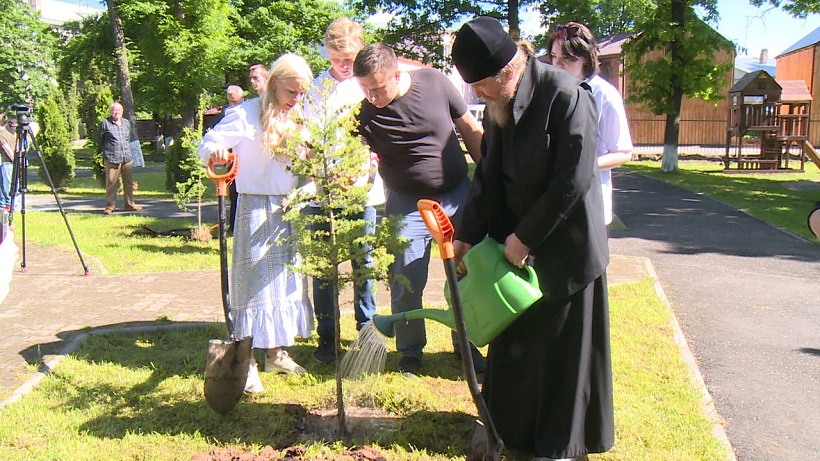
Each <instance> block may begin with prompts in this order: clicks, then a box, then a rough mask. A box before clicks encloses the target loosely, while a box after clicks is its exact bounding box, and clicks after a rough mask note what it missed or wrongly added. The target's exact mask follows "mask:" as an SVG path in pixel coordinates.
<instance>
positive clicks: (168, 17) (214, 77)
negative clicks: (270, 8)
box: [118, 0, 239, 128]
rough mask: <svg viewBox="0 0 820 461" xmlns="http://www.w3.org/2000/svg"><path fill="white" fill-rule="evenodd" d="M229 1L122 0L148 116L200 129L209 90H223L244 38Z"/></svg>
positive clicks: (137, 81)
mask: <svg viewBox="0 0 820 461" xmlns="http://www.w3.org/2000/svg"><path fill="white" fill-rule="evenodd" d="M230 11H231V4H230V2H229V0H120V3H119V4H118V13H119V14H120V17H121V18H122V20H123V27H124V29H125V35H126V37H128V38H129V39H130V42H131V43H133V45H134V50H133V51H134V54H135V55H136V58H137V59H135V62H134V67H135V68H136V69H135V72H134V74H133V75H132V77H133V78H134V82H135V83H134V87H135V88H137V93H138V95H139V97H140V98H141V99H140V107H142V108H143V109H144V110H146V111H147V112H155V113H158V114H171V115H177V114H179V115H181V116H182V123H183V125H184V126H188V127H189V128H195V125H196V121H197V120H198V116H197V111H198V110H199V100H200V97H201V95H202V93H203V92H206V91H210V92H216V91H220V90H221V89H222V88H223V82H224V75H225V68H226V66H227V62H228V61H229V56H230V55H231V53H232V52H234V50H235V49H236V47H237V45H238V43H239V40H238V39H237V37H236V36H235V34H234V27H233V23H232V22H231V21H230V20H229V14H230Z"/></svg>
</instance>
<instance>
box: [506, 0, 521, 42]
mask: <svg viewBox="0 0 820 461" xmlns="http://www.w3.org/2000/svg"><path fill="white" fill-rule="evenodd" d="M507 16H508V17H509V24H510V37H512V38H513V40H515V41H518V40H519V39H520V38H521V29H520V27H519V24H518V0H507Z"/></svg>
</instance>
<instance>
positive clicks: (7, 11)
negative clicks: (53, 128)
mask: <svg viewBox="0 0 820 461" xmlns="http://www.w3.org/2000/svg"><path fill="white" fill-rule="evenodd" d="M0 11H2V12H3V14H0V43H2V44H3V46H1V47H0V109H2V110H5V108H6V106H8V105H9V104H13V103H23V102H29V103H37V102H38V101H44V100H45V99H46V97H47V96H48V95H49V94H50V93H51V92H52V91H54V89H55V85H54V82H53V79H52V76H53V75H54V69H55V66H54V58H53V56H54V55H53V53H54V47H55V45H56V42H57V37H56V36H55V34H54V33H53V32H52V31H51V29H50V28H49V26H48V25H47V24H45V23H44V22H42V21H40V19H39V13H34V12H32V11H31V8H30V7H29V6H28V2H23V1H20V0H0Z"/></svg>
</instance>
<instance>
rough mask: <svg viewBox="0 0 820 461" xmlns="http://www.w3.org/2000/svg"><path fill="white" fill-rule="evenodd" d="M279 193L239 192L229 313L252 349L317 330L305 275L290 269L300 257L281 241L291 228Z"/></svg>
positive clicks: (282, 343) (287, 343) (289, 341)
mask: <svg viewBox="0 0 820 461" xmlns="http://www.w3.org/2000/svg"><path fill="white" fill-rule="evenodd" d="M282 198H283V196H281V195H247V194H240V195H239V201H238V206H239V208H238V210H237V213H236V222H235V224H234V234H233V235H234V239H233V254H232V270H231V311H232V314H233V320H234V328H235V329H236V337H237V338H244V337H247V336H251V335H252V336H253V347H254V348H257V349H270V348H274V347H282V346H292V345H293V344H294V342H295V339H294V338H295V337H296V336H300V337H303V338H306V337H308V336H310V333H311V331H312V330H313V308H312V307H311V304H310V299H309V297H308V291H307V283H306V277H303V276H301V275H299V274H298V273H296V272H294V271H293V270H291V269H288V268H287V267H286V265H287V264H298V263H299V261H300V258H299V255H298V254H297V253H296V252H295V251H294V250H293V248H291V247H290V246H287V245H283V244H282V242H281V239H284V238H286V237H288V236H289V235H291V233H292V232H293V230H292V226H291V224H290V223H288V222H285V221H283V220H282V216H283V213H282V210H281V208H280V207H279V204H280V203H281V201H282Z"/></svg>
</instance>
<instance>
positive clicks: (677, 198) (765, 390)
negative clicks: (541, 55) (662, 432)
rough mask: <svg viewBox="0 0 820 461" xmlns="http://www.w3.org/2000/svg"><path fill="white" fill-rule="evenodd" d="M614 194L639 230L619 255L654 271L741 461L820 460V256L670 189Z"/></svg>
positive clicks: (658, 186)
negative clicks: (639, 258)
mask: <svg viewBox="0 0 820 461" xmlns="http://www.w3.org/2000/svg"><path fill="white" fill-rule="evenodd" d="M613 182H614V184H615V211H616V212H617V215H618V217H619V218H620V219H621V221H623V223H624V225H625V226H626V227H627V228H628V230H612V231H611V232H610V251H611V252H612V253H618V254H625V255H633V256H642V257H647V258H649V259H651V260H652V262H653V264H654V267H655V270H656V271H657V273H658V276H659V279H660V281H661V284H662V286H663V288H664V291H665V292H666V295H667V297H668V299H669V301H670V303H671V305H672V308H673V310H674V312H675V315H676V317H677V319H678V322H679V323H680V325H681V327H682V330H683V333H684V335H685V337H686V339H687V342H688V343H689V346H690V348H691V349H692V351H693V352H694V354H695V357H696V359H697V361H698V366H699V368H700V371H701V373H702V375H703V378H704V381H705V382H706V385H707V387H708V390H709V392H710V393H711V395H712V396H713V398H714V400H715V405H716V408H717V412H718V413H719V415H720V416H721V417H722V418H723V419H724V420H725V426H726V430H727V434H728V436H729V439H730V441H731V443H732V446H733V447H734V449H735V452H736V454H737V458H738V459H739V460H740V461H764V460H765V461H770V460H801V461H805V460H809V461H811V460H820V245H818V244H816V243H814V242H808V241H806V240H804V239H802V238H799V237H796V236H794V235H792V234H790V233H788V232H785V231H782V230H780V229H778V228H776V227H773V226H771V225H768V224H766V223H763V222H761V221H760V220H758V219H756V218H753V217H751V216H749V215H747V214H745V213H743V212H741V211H739V210H737V209H735V208H732V207H730V206H728V205H725V204H722V203H720V202H718V201H715V200H712V199H709V198H707V197H704V196H701V195H698V194H696V193H693V192H689V191H687V190H684V189H681V188H679V187H676V186H673V185H669V184H667V183H664V182H662V181H658V180H654V179H651V178H648V177H644V176H640V175H635V174H629V173H616V174H615V177H614V179H613ZM784 192H787V191H786V190H785V189H784ZM818 196H819V197H818V198H820V192H818ZM808 211H809V210H806V212H807V213H808Z"/></svg>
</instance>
